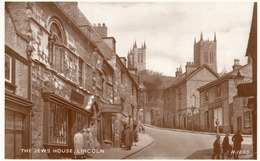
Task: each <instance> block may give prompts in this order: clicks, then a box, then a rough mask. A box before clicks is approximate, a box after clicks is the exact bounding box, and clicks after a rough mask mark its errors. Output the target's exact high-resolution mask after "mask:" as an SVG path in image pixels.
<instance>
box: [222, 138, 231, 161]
mask: <svg viewBox="0 0 260 161" xmlns="http://www.w3.org/2000/svg"><path fill="white" fill-rule="evenodd" d="M228 136H229V133H226V136H225V137H224V139H223V142H222V149H223V153H222V159H224V156H225V153H227V157H228V158H230V157H231V150H232V146H231V145H230V144H229V137H228Z"/></svg>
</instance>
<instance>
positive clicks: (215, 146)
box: [212, 135, 220, 159]
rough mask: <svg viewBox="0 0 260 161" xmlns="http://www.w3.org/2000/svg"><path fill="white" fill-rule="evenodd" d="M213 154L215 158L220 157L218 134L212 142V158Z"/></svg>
mask: <svg viewBox="0 0 260 161" xmlns="http://www.w3.org/2000/svg"><path fill="white" fill-rule="evenodd" d="M215 156H217V159H219V158H220V136H219V135H217V139H216V140H215V141H214V143H213V154H212V159H215Z"/></svg>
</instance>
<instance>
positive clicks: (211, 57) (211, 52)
mask: <svg viewBox="0 0 260 161" xmlns="http://www.w3.org/2000/svg"><path fill="white" fill-rule="evenodd" d="M209 54H210V62H211V63H213V62H214V61H213V60H214V58H213V50H212V49H210V51H209Z"/></svg>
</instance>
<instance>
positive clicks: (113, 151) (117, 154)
mask: <svg viewBox="0 0 260 161" xmlns="http://www.w3.org/2000/svg"><path fill="white" fill-rule="evenodd" d="M145 126H147V127H151V128H157V129H163V130H169V131H178V132H185V133H198V134H207V135H216V133H211V132H200V131H190V130H182V129H171V128H162V127H156V126H152V125H145ZM219 135H220V136H224V135H225V134H224V133H220V134H219ZM243 137H244V138H249V139H251V138H252V136H251V135H243ZM154 141H155V140H154V139H153V138H152V137H151V136H149V135H148V134H145V133H139V141H138V143H137V146H132V149H131V150H129V151H128V150H125V149H122V148H113V147H112V148H109V149H104V153H96V154H93V158H92V159H127V158H129V157H131V156H133V155H134V154H136V153H138V152H140V151H142V150H144V149H146V148H147V147H149V146H150V145H152V144H153V143H154ZM209 152H210V153H211V152H212V150H209ZM203 153H204V152H203ZM205 154H206V153H204V154H201V155H200V154H199V153H198V154H196V153H194V155H193V156H189V157H188V158H186V159H196V158H197V159H203V158H204V157H203V156H202V155H205ZM207 156H208V155H207ZM209 156H211V155H209ZM251 158H252V155H243V156H241V157H240V159H251ZM204 159H206V158H204ZM207 159H211V158H207Z"/></svg>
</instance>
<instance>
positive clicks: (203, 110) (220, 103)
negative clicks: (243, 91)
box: [198, 59, 252, 134]
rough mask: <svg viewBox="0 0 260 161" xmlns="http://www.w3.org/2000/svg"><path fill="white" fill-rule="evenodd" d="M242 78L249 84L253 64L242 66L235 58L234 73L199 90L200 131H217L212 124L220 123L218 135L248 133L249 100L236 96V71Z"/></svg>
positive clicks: (249, 128)
mask: <svg viewBox="0 0 260 161" xmlns="http://www.w3.org/2000/svg"><path fill="white" fill-rule="evenodd" d="M238 71H239V72H240V73H241V75H243V76H245V78H244V82H251V81H252V64H246V65H244V66H241V65H240V64H239V60H238V59H235V61H234V65H233V71H231V72H229V73H227V74H225V75H224V76H222V77H220V78H218V79H216V80H214V81H212V82H210V83H208V84H206V85H204V86H201V87H200V88H198V91H199V92H200V129H201V130H202V131H210V132H216V124H215V121H216V119H218V121H219V132H230V133H233V132H235V131H236V130H237V129H239V130H241V131H242V133H247V134H249V133H251V123H250V122H251V119H250V118H251V114H250V112H248V111H249V109H247V107H246V106H247V100H248V98H249V97H238V96H237V89H236V87H235V84H234V77H235V76H236V74H237V72H238Z"/></svg>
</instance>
